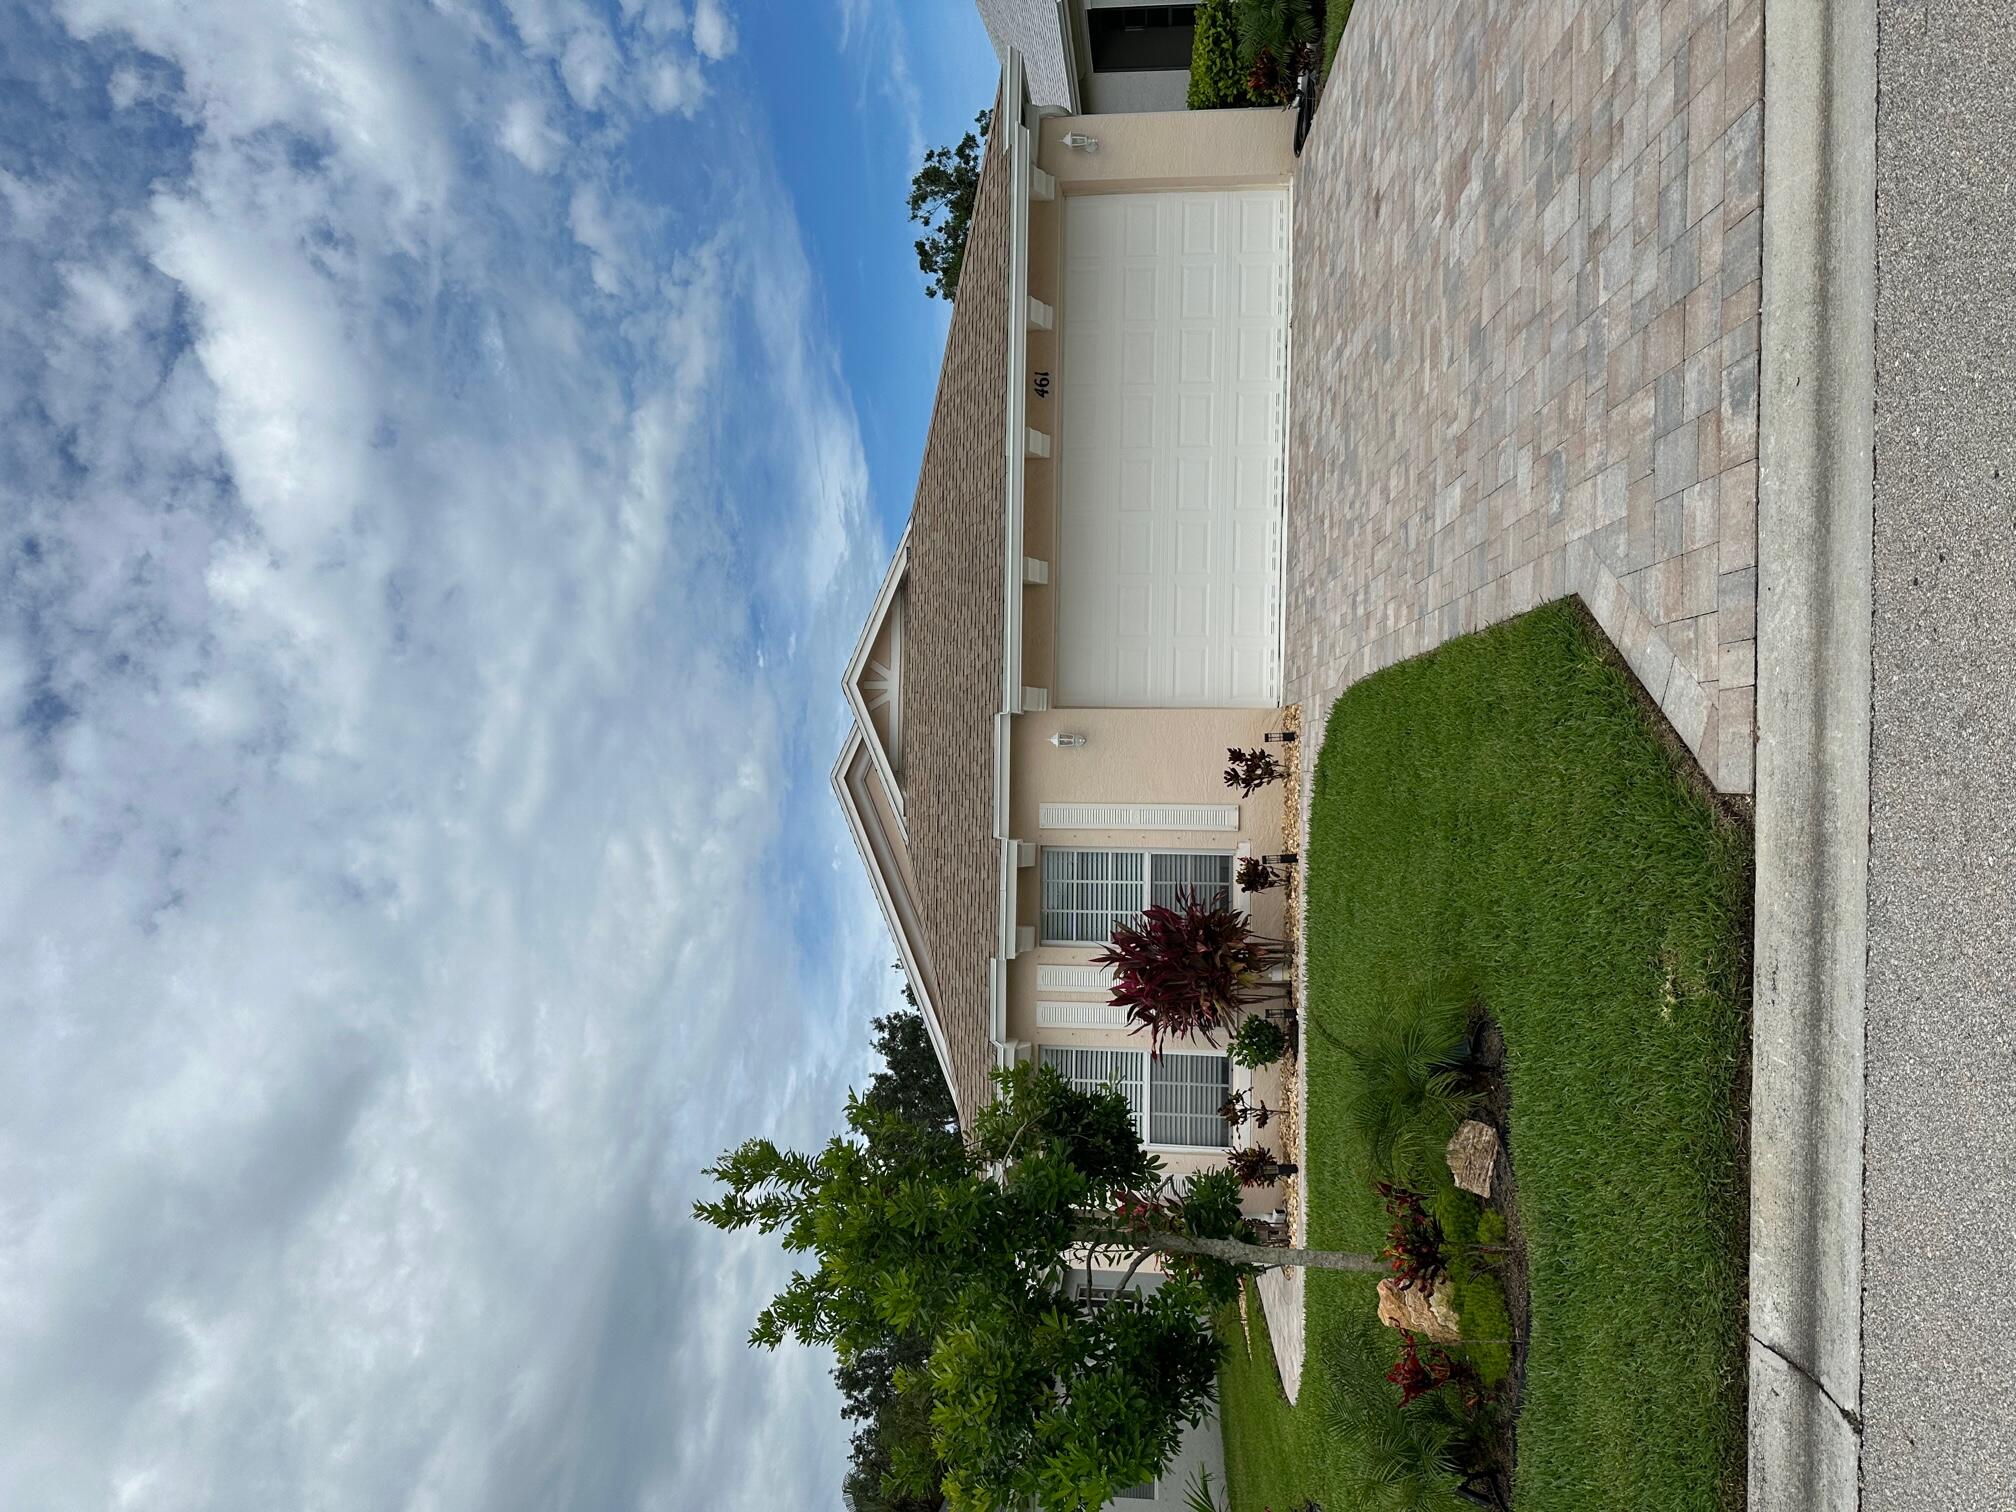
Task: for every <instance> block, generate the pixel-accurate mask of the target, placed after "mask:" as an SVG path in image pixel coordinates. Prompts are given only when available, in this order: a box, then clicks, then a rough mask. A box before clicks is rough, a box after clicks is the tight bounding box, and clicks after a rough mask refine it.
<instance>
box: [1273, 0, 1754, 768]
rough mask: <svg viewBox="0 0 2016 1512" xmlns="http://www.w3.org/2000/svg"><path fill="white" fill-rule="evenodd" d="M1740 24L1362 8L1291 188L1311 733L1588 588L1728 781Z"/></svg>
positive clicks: (1735, 501)
mask: <svg viewBox="0 0 2016 1512" xmlns="http://www.w3.org/2000/svg"><path fill="white" fill-rule="evenodd" d="M1762 15H1763V8H1762V0H1667V3H1665V4H1664V5H1659V4H1653V3H1650V0H1465V3H1462V4H1435V5H1422V4H1418V3H1415V0H1357V6H1356V9H1355V11H1354V13H1353V15H1352V17H1351V24H1350V26H1349V27H1348V28H1347V29H1346V32H1345V36H1344V43H1343V47H1342V49H1341V51H1340V52H1339V54H1338V60H1337V65H1336V68H1335V70H1334V71H1333V73H1332V75H1331V78H1330V81H1329V83H1328V85H1327V87H1326V90H1325V96H1324V99H1323V103H1322V106H1321V109H1320V110H1319V111H1318V113H1317V118H1316V122H1315V127H1314V131H1313V133H1312V136H1311V139H1310V142H1309V145H1308V147H1307V150H1306V151H1305V153H1304V155H1303V158H1302V161H1301V166H1300V170H1299V172H1298V175H1297V178H1296V184H1295V264H1294V272H1295V302H1294V332H1293V343H1294V351H1293V374H1292V377H1293V385H1292V390H1291V392H1292V396H1293V397H1292V416H1291V420H1290V427H1291V434H1290V447H1289V484H1288V579H1287V605H1286V608H1287V625H1286V637H1287V644H1286V651H1287V662H1286V673H1287V678H1286V680H1287V689H1288V696H1289V697H1290V698H1291V699H1293V700H1296V701H1298V702H1301V703H1303V704H1304V705H1305V707H1306V708H1307V709H1308V711H1309V712H1308V715H1307V716H1306V719H1313V720H1315V721H1319V724H1318V726H1317V727H1318V728H1320V721H1321V720H1322V718H1323V717H1324V715H1325V714H1326V713H1327V711H1328V709H1329V705H1330V703H1331V701H1332V700H1334V699H1335V698H1336V696H1337V694H1338V693H1339V692H1340V691H1342V690H1343V689H1344V688H1345V687H1346V686H1348V685H1349V684H1350V683H1352V682H1353V681H1355V680H1357V679H1358V678H1360V677H1363V676H1365V675H1367V674H1368V673H1370V672H1373V671H1376V670H1378V669H1379V668H1380V667H1383V666H1386V665H1388V664H1389V663H1391V662H1394V661H1398V660H1401V659H1403V658H1405V657H1408V656H1412V655H1414V654H1416V653H1418V652H1421V651H1425V650H1427V649H1429V648H1430V647H1432V646H1434V645H1436V644H1439V643H1440V642H1441V641H1444V640H1447V639H1449V638H1451V637H1453V636H1456V635H1461V634H1464V633H1466V632H1468V631H1470V630H1474V629H1477V628H1479V627H1480V626H1483V625H1486V624H1489V623H1491V622H1493V621H1495V620H1499V619H1504V618H1507V617H1509V616H1511V615H1514V614H1517V613H1520V612H1522V611H1524V610H1526V609H1529V608H1532V607H1534V606H1535V605H1537V604H1539V603H1542V602H1544V601H1546V600H1548V599H1552V598H1557V597H1560V596H1562V595H1564V594H1566V593H1569V592H1579V593H1580V594H1582V596H1583V597H1584V599H1585V600H1586V601H1587V603H1588V604H1589V607H1590V608H1591V610H1592V611H1593V612H1594V613H1595V615H1596V617H1597V619H1598V621H1599V622H1600V623H1601V624H1602V625H1603V627H1604V629H1605V630H1606V631H1608V632H1609V635H1610V638H1611V639H1612V640H1613V641H1614V642H1615V643H1616V644H1617V645H1618V647H1619V649H1620V650H1622V651H1623V652H1624V654H1625V655H1626V656H1627V657H1628V658H1629V659H1630V661H1631V664H1632V666H1633V667H1634V668H1635V669H1636V670H1637V672H1638V675H1639V677H1640V678H1641V679H1642V680H1643V681H1644V683H1645V684H1646V686H1647V687H1648V688H1649V689H1650V690H1651V692H1652V693H1653V695H1654V696H1655V697H1656V698H1658V700H1659V702H1660V704H1661V706H1662V707H1663V708H1664V709H1665V710H1666V711H1667V714H1668V717H1669V718H1671V720H1672V721H1673V724H1674V726H1675V728H1676V729H1677V730H1678V731H1679V732H1680V734H1681V736H1682V738H1683V739H1685V740H1686V741H1687V743H1688V745H1689V746H1690V747H1691V748H1692V749H1693V750H1694V752H1695V754H1696V755H1697V756H1698V757H1700V759H1701V763H1702V766H1703V767H1704V768H1705V769H1706V771H1707V772H1708V774H1709V776H1710V777H1711V778H1712V779H1713V780H1714V781H1715V782H1716V783H1717V785H1718V786H1720V787H1721V788H1723V789H1724V790H1725V791H1729V792H1737V793H1747V792H1749V791H1750V789H1751V774H1752V767H1753V759H1752V751H1753V744H1754V741H1753V730H1754V723H1755V720H1754V711H1755V703H1754V696H1753V685H1754V682H1755V666H1756V654H1755V652H1756V647H1755V633H1756V581H1757V573H1756V520H1757V464H1756V456H1757V372H1758V369H1757V329H1758V320H1757V316H1758V290H1759V276H1760V268H1761V255H1760V250H1761V249H1760V235H1761V231H1760V228H1761V224H1762V220H1761V214H1760V204H1761V199H1762V192H1763V177H1762V122H1763V107H1762V103H1761V96H1762V90H1763V56H1764V54H1763V25H1762ZM1312 744H1313V743H1312Z"/></svg>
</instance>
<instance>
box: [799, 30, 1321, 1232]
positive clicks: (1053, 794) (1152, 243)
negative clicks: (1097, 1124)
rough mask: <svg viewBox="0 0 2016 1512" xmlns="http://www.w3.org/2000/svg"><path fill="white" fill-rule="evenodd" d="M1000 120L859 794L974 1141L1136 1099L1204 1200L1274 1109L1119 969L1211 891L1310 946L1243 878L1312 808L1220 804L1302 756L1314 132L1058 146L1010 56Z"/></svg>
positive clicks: (1184, 121) (1095, 133)
mask: <svg viewBox="0 0 2016 1512" xmlns="http://www.w3.org/2000/svg"><path fill="white" fill-rule="evenodd" d="M1002 90H1003V93H1002V99H1003V100H1005V101H1007V102H1009V103H1010V108H1008V109H1005V110H1001V111H998V112H997V113H996V117H995V126H994V129H993V132H992V134H991V137H990V139H989V141H988V143H987V147H986V151H985V155H984V159H983V165H982V170H981V178H980V184H979V190H978V195H977V198H976V202H975V205H974V210H973V216H972V222H971V231H970V234H969V239H968V242H967V247H966V255H965V263H964V268H963V272H962V275H961V279H960V285H959V293H958V299H957V302H956V305H955V308H954V312H953V317H952V321H951V327H950V332H949V334H948V337H947V341H946V349H945V357H944V365H943V368H942V371H941V373H940V376H939V384H938V394H937V400H936V405H935V408H934V411H933V414H932V419H931V424H930V429H929V433H928V436H927V439H926V444H925V449H924V456H923V460H922V463H921V467H920V471H919V477H918V484H917V494H916V501H915V505H914V508H913V512H912V516H911V520H910V525H909V528H908V530H907V532H906V533H905V535H904V537H903V540H902V542H901V544H900V546H899V547H898V549H897V551H896V554H895V559H894V561H892V562H891V564H890V567H889V571H888V575H887V577H886V578H885V580H884V581H883V583H882V586H881V590H880V593H879V595H878V597H877V599H876V601H875V604H874V607H873V610H872V612H871V613H870V615H869V618H868V622H867V624H866V625H865V626H864V627H863V629H862V632H861V636H860V641H859V644H858V645H857V646H856V648H855V651H854V654H853V657H852V659H851V661H850V663H849V665H848V667H847V670H846V673H845V679H844V688H845V695H846V698H847V701H848V704H849V706H850V708H851V710H852V713H853V721H852V727H851V729H850V732H849V734H848V737H847V740H846V742H845V745H844V748H843V749H842V751H841V753H840V757H839V760H838V762H837V764H836V765H835V767H834V771H833V784H834V789H835V791H836V793H837V794H838V796H839V800H840V804H841V807H842V809H843V810H844V811H845V813H846V816H847V820H848V823H849V825H850V827H851V829H852V832H853V834H854V838H855V841H856V843H857V845H858V847H859V849H860V851H861V855H862V858H863V860H864V861H865V863H866V865H867V869H868V873H869V876H870V878H871V880H872V882H873V886H874V890H875V894H876V896H877V898H878V900H879V901H880V904H881V906H882V909H883V911H884V913H885V915H886V916H887V918H888V922H889V927H890V930H891V932H892V933H893V934H894V936H895V939H896V942H897V947H898V950H899V952H900V953H901V956H902V962H903V967H904V969H905V971H906V973H907V975H908V977H909V980H910V982H911V984H912V986H913V988H914V990H915V992H916V994H917V998H918V1001H919V1004H920V1006H921V1007H922V1009H923V1012H924V1017H925V1021H926V1023H927V1025H928V1026H929V1029H930V1034H931V1038H932V1043H933V1045H934V1047H935V1049H936V1051H937V1053H938V1057H939V1060H940V1062H941V1063H942V1065H943V1066H944V1069H945V1075H946V1079H947V1081H948V1082H949V1083H950V1085H951V1087H952V1091H953V1095H954V1098H955V1100H956V1102H957V1104H958V1108H959V1113H960V1117H961V1119H962V1121H964V1122H967V1123H969V1124H970V1122H971V1120H972V1118H973V1116H974V1114H975V1113H976V1112H977V1110H978V1109H979V1108H980V1107H981V1106H983V1105H984V1104H985V1103H986V1101H987V1100H988V1098H989V1096H990V1091H991V1089H990V1084H989V1081H988V1076H989V1073H990V1072H991V1071H992V1070H993V1069H994V1068H996V1067H998V1066H1004V1065H1008V1064H1011V1063H1013V1062H1015V1061H1017V1060H1035V1061H1040V1062H1044V1063H1048V1064H1052V1065H1056V1066H1058V1067H1059V1068H1060V1069H1061V1070H1063V1071H1064V1072H1065V1074H1066V1075H1067V1076H1070V1077H1071V1078H1072V1079H1073V1080H1075V1081H1078V1082H1080V1083H1083V1084H1087V1085H1095V1084H1104V1083H1107V1082H1109V1081H1112V1082H1117V1083H1118V1084H1119V1085H1120V1086H1121V1087H1122V1088H1123V1089H1124V1090H1125V1091H1126V1092H1127V1094H1128V1096H1129V1098H1130V1099H1131V1100H1132V1101H1133V1103H1134V1105H1135V1107H1136V1110H1137V1112H1138V1114H1139V1116H1140V1119H1141V1125H1142V1132H1143V1135H1144V1137H1145V1138H1146V1140H1147V1142H1148V1143H1149V1145H1150V1146H1151V1148H1153V1149H1155V1150H1156V1151H1157V1152H1158V1153H1159V1154H1161V1155H1162V1156H1163V1158H1164V1159H1165V1161H1166V1162H1167V1164H1168V1166H1169V1168H1170V1169H1171V1171H1172V1172H1174V1173H1178V1174H1180V1173H1183V1172H1185V1171H1189V1170H1195V1169H1200V1168H1204V1167H1207V1166H1213V1165H1217V1164H1221V1163H1222V1162H1223V1159H1224V1150H1225V1148H1226V1146H1227V1144H1228V1131H1227V1127H1226V1125H1225V1123H1224V1121H1223V1119H1222V1118H1221V1117H1220V1116H1219V1108H1220V1106H1221V1104H1222V1103H1223V1101H1224V1099H1225V1097H1226V1095H1227V1094H1228V1093H1229V1092H1230V1091H1232V1090H1235V1089H1237V1088H1241V1087H1244V1086H1246V1085H1248V1077H1249V1074H1248V1073H1247V1072H1245V1071H1243V1070H1241V1069H1240V1068H1238V1067H1235V1066H1232V1065H1230V1064H1229V1063H1228V1061H1227V1059H1226V1057H1225V1055H1224V1054H1223V1051H1222V1047H1218V1046H1212V1045H1209V1044H1202V1043H1195V1044H1192V1043H1179V1044H1175V1045H1172V1046H1171V1047H1170V1048H1169V1049H1168V1051H1167V1053H1165V1054H1164V1055H1163V1056H1162V1058H1161V1059H1160V1060H1151V1059H1150V1058H1149V1057H1148V1056H1147V1054H1146V1053H1145V1050H1146V1046H1145V1043H1144V1041H1143V1039H1142V1038H1141V1037H1139V1036H1136V1035H1132V1034H1130V1033H1129V1032H1128V1031H1127V1029H1126V1027H1125V1024H1124V1022H1123V1020H1122V1016H1121V1013H1120V1010H1118V1009H1116V1008H1114V1007H1113V1006H1112V1005H1111V1004H1110V1003H1109V1002H1108V1001H1107V995H1108V990H1109V988H1110V985H1111V984H1110V979H1109V977H1108V976H1107V974H1106V973H1104V972H1103V971H1102V970H1101V969H1100V968H1097V967H1095V966H1094V965H1092V957H1093V955H1094V954H1095V953H1097V951H1098V950H1099V949H1100V948H1101V947H1102V946H1103V945H1104V944H1105V942H1106V941H1107V940H1108V938H1109V936H1110V933H1111V930H1112V928H1113V926H1114V924H1115V923H1117V922H1120V921H1122V920H1126V919H1129V918H1131V917H1132V916H1134V915H1135V914H1136V913H1138V911H1139V910H1140V909H1141V908H1142V907H1143V906H1144V905H1145V904H1147V903H1149V902H1151V901H1157V900H1169V901H1173V900H1174V899H1175V898H1176V896H1177V895H1178V894H1179V893H1182V892H1185V891H1192V892H1202V893H1209V894H1216V895H1217V896H1220V897H1223V898H1227V899H1229V900H1231V901H1232V902H1234V903H1235V904H1237V905H1239V906H1242V907H1246V908H1248V909H1249V910H1250V913H1251V916H1252V918H1253V920H1254V923H1255V927H1256V928H1257V929H1259V930H1260V931H1261V932H1263V933H1267V934H1279V933H1280V932H1281V931H1282V927H1283V918H1282V910H1281V905H1280V903H1279V901H1278V899H1279V896H1280V895H1279V893H1278V892H1263V893H1257V894H1254V895H1251V896H1250V897H1249V896H1247V895H1246V894H1244V893H1242V892H1241V891H1240V889H1239V887H1238V881H1237V877H1236V870H1235V868H1236V862H1237V860H1238V858H1239V857H1241V856H1246V855H1260V854H1265V853H1268V852H1272V851H1276V850H1279V849H1280V848H1281V834H1282V828H1281V825H1282V812H1281V800H1280V797H1279V792H1280V790H1279V789H1278V788H1269V789H1262V790H1261V791H1260V792H1259V793H1257V794H1255V795H1254V796H1252V797H1250V798H1243V799H1242V798H1240V797H1239V796H1238V794H1237V793H1236V792H1233V791H1231V790H1228V789H1227V788H1226V786H1225V785H1224V782H1223V780H1222V776H1221V773H1222V771H1223V768H1224V765H1225V753H1226V750H1227V749H1228V748H1229V747H1233V746H1242V747H1251V746H1257V745H1259V744H1261V742H1262V738H1263V736H1264V735H1265V734H1266V733H1267V732H1268V731H1271V730H1274V729H1277V728H1278V727H1279V724H1280V697H1281V695H1280V681H1281V661H1282V658H1281V639H1280V638H1281V618H1282V616H1281V607H1282V606H1281V557H1282V550H1283V532H1282V517H1281V516H1282V499H1283V482H1284V476H1283V475H1284V465H1285V464H1284V454H1283V446H1284V431H1285V411H1286V400H1287V395H1286V392H1285V390H1286V382H1287V378H1286V375H1287V367H1288V364H1287V341H1288V330H1287V318H1288V316H1287V312H1288V307H1289V305H1288V294H1289V289H1288V279H1289V265H1288V256H1289V235H1288V228H1289V178H1290V173H1291V169H1292V165H1293V161H1294V159H1293V153H1292V146H1291V140H1290V137H1291V132H1292V129H1293V122H1292V119H1291V117H1290V116H1289V115H1287V114H1286V113H1282V112H1273V111H1255V110H1245V111H1199V112H1186V111H1173V112H1148V113H1135V114H1127V115H1107V116H1097V117H1091V116H1070V115H1063V114H1059V113H1057V112H1055V111H1054V110H1046V109H1045V108H1043V107H1042V105H1041V104H1040V102H1038V101H1035V100H1032V98H1031V95H1030V91H1029V85H1028V82H1027V75H1026V74H1025V71H1024V66H1023V60H1022V56H1021V54H1020V52H1019V50H1017V49H1013V48H1011V49H1010V50H1009V53H1008V59H1007V63H1006V65H1005V67H1004V69H1003V84H1002ZM1261 1076H1262V1081H1261V1084H1260V1086H1258V1087H1257V1088H1255V1089H1254V1090H1255V1091H1256V1092H1257V1093H1258V1095H1260V1096H1261V1097H1264V1098H1266V1099H1267V1100H1268V1101H1269V1102H1270V1103H1276V1104H1277V1105H1278V1093H1279V1088H1278V1086H1277V1085H1275V1083H1274V1081H1273V1079H1272V1073H1271V1072H1268V1073H1261ZM1263 1138H1264V1136H1263ZM1279 1201H1280V1197H1279V1194H1278V1193H1275V1192H1272V1191H1270V1190H1258V1191H1255V1192H1253V1193H1252V1194H1251V1197H1250V1206H1251V1207H1252V1209H1253V1210H1254V1211H1262V1210H1271V1209H1272V1208H1274V1207H1275V1206H1276V1205H1278V1203H1279Z"/></svg>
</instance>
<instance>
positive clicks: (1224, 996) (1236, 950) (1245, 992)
mask: <svg viewBox="0 0 2016 1512" xmlns="http://www.w3.org/2000/svg"><path fill="white" fill-rule="evenodd" d="M1287 952H1288V946H1287V942H1286V941H1284V940H1276V939H1272V938H1270V937H1268V936H1266V935H1259V934H1255V933H1254V932H1253V931H1252V930H1251V929H1249V928H1248V927H1247V925H1246V920H1245V919H1244V918H1242V917H1241V916H1240V915H1239V914H1236V913H1234V912H1233V911H1232V910H1231V909H1230V908H1228V907H1225V906H1223V905H1219V904H1212V905H1207V904H1203V903H1200V902H1198V901H1197V900H1196V899H1195V898H1186V899H1185V900H1184V901H1183V904H1182V906H1181V907H1180V908H1165V907H1163V906H1162V905H1160V904H1153V905H1151V906H1149V907H1148V908H1146V909H1144V910H1143V911H1142V914H1141V923H1140V925H1139V926H1138V927H1137V926H1133V925H1127V924H1122V925H1119V926H1118V927H1116V928H1115V929H1114V931H1113V938H1112V941H1111V943H1109V944H1108V945H1107V947H1106V949H1105V950H1103V951H1101V952H1100V953H1099V954H1098V955H1096V956H1094V957H1093V958H1092V959H1093V964H1094V965H1098V966H1110V967H1112V968H1113V971H1114V976H1115V981H1114V984H1113V994H1112V1001H1113V1003H1114V1005H1115V1006H1116V1007H1120V1008H1125V1009H1126V1010H1127V1022H1128V1024H1129V1025H1130V1026H1131V1027H1132V1028H1134V1029H1135V1030H1137V1031H1138V1030H1142V1029H1145V1030H1147V1031H1148V1036H1149V1043H1150V1047H1151V1050H1152V1052H1153V1053H1154V1054H1155V1055H1156V1056H1158V1057H1159V1056H1160V1055H1161V1054H1162V1041H1163V1040H1164V1039H1167V1038H1171V1037H1175V1038H1178V1039H1180V1038H1182V1037H1184V1036H1186V1035H1196V1036H1198V1037H1200V1038H1202V1039H1203V1040H1204V1041H1205V1042H1206V1043H1208V1044H1214V1045H1215V1044H1216V1043H1217V1040H1216V1039H1215V1038H1214V1036H1215V1035H1216V1034H1217V1033H1218V1031H1219V1030H1221V1029H1222V1030H1229V1029H1230V1028H1231V1027H1232V1025H1233V1024H1234V1023H1235V1022H1236V1021H1237V1020H1238V1019H1239V1018H1240V1017H1241V1015H1243V1014H1244V1013H1245V1011H1246V1010H1247V1009H1248V1008H1250V1007H1252V1006H1254V1005H1255V1004H1258V1003H1262V1002H1265V1001H1266V1000H1268V999H1269V998H1272V997H1278V996H1280V995H1281V993H1282V992H1284V991H1285V990H1286V987H1285V984H1283V983H1280V982H1274V981H1269V980H1268V974H1269V973H1270V972H1272V971H1273V970H1274V969H1275V968H1276V967H1278V966H1280V965H1282V964H1283V963H1284V962H1285V961H1286V959H1287Z"/></svg>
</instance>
